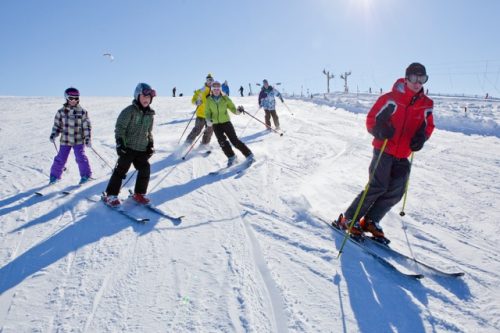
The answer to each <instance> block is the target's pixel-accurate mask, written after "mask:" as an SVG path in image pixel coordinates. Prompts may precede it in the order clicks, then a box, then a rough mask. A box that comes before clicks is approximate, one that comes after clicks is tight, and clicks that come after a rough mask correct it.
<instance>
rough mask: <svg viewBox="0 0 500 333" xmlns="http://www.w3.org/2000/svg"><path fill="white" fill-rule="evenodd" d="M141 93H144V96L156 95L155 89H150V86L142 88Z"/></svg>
mask: <svg viewBox="0 0 500 333" xmlns="http://www.w3.org/2000/svg"><path fill="white" fill-rule="evenodd" d="M141 94H142V95H144V96H151V97H155V96H156V90H154V89H150V88H144V89H142V92H141Z"/></svg>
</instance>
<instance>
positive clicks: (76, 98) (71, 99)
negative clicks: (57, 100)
mask: <svg viewBox="0 0 500 333" xmlns="http://www.w3.org/2000/svg"><path fill="white" fill-rule="evenodd" d="M78 100H80V97H71V96H70V97H68V101H78Z"/></svg>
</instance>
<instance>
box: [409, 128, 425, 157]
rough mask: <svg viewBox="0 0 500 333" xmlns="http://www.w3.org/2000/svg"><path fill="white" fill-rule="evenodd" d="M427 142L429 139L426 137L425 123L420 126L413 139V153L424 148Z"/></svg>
mask: <svg viewBox="0 0 500 333" xmlns="http://www.w3.org/2000/svg"><path fill="white" fill-rule="evenodd" d="M426 140H427V138H426V137H425V122H424V123H422V126H420V128H419V129H418V130H417V132H415V135H414V136H413V138H411V141H410V149H411V150H412V151H419V150H420V149H422V147H423V146H424V143H425V141H426Z"/></svg>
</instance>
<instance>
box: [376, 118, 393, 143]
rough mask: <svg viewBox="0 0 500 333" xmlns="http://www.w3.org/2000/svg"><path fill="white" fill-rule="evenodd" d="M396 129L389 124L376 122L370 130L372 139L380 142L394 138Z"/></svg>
mask: <svg viewBox="0 0 500 333" xmlns="http://www.w3.org/2000/svg"><path fill="white" fill-rule="evenodd" d="M395 130H396V129H395V128H394V127H393V126H392V124H391V122H390V121H388V122H385V123H382V122H378V121H377V124H376V125H375V127H374V128H373V130H372V134H373V136H374V137H376V138H377V139H380V140H385V139H391V138H392V137H393V136H394V131H395Z"/></svg>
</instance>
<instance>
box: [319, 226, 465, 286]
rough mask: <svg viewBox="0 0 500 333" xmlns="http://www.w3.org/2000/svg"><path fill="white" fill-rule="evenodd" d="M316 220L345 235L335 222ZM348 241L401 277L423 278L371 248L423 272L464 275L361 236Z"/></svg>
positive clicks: (455, 275)
mask: <svg viewBox="0 0 500 333" xmlns="http://www.w3.org/2000/svg"><path fill="white" fill-rule="evenodd" d="M316 218H317V219H318V220H320V221H321V222H323V223H325V224H326V225H328V226H329V227H330V228H331V229H332V230H333V231H335V232H336V233H337V234H339V235H341V236H342V237H344V236H345V235H346V231H344V230H342V229H340V228H339V226H338V225H337V223H336V221H333V222H328V221H326V220H324V219H322V218H320V217H317V216H316ZM348 240H349V241H350V242H351V243H352V244H354V245H356V246H357V247H358V248H360V249H361V250H363V251H364V252H365V253H367V254H369V255H370V256H372V257H373V258H374V259H375V260H377V261H378V262H380V263H381V264H382V265H384V266H386V267H388V268H389V269H391V270H393V271H394V272H397V273H398V274H401V275H403V276H405V277H408V278H413V279H422V278H423V277H424V274H422V273H410V272H404V271H402V270H400V269H399V268H397V267H396V266H395V265H394V264H392V263H391V262H390V261H388V260H387V259H385V258H384V257H383V256H382V255H380V254H379V253H377V252H376V251H374V250H373V249H372V246H376V247H378V248H380V249H382V250H384V252H385V253H386V254H388V255H389V256H391V257H393V258H396V259H399V260H403V261H405V262H408V263H410V264H415V265H417V266H419V267H421V268H423V269H424V270H427V271H429V272H430V273H431V274H435V275H439V276H444V277H460V276H463V275H464V273H463V272H446V271H443V270H441V269H439V268H437V267H434V266H432V265H430V264H427V263H425V262H423V261H420V260H417V259H415V258H413V257H410V256H408V255H406V254H403V253H401V252H399V251H397V250H395V249H393V248H392V247H390V246H389V245H388V244H385V243H381V242H380V241H378V240H376V239H373V238H372V237H368V236H361V237H356V238H353V237H350V236H348Z"/></svg>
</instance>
